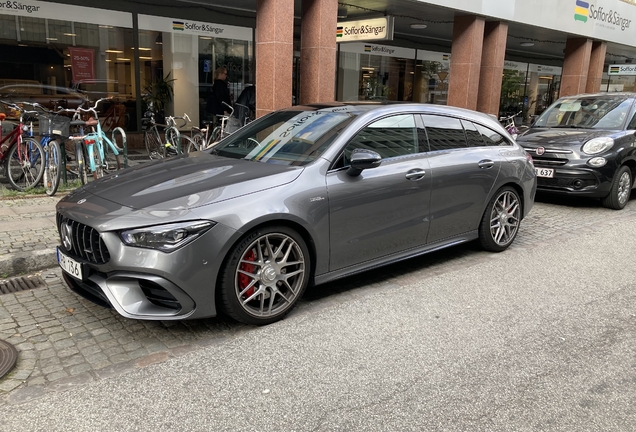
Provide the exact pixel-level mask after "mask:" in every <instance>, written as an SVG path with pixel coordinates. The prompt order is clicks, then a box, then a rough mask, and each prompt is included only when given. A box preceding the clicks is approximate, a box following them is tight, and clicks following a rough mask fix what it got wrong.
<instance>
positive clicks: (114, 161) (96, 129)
mask: <svg viewBox="0 0 636 432" xmlns="http://www.w3.org/2000/svg"><path fill="white" fill-rule="evenodd" d="M108 99H110V98H101V99H98V100H97V101H95V105H94V106H92V107H91V108H81V107H79V108H77V109H76V110H75V111H76V112H77V113H79V114H80V115H81V113H87V114H89V116H90V117H91V118H90V119H89V120H92V121H86V122H84V125H86V126H89V127H91V128H92V129H93V131H92V132H89V133H88V134H86V135H84V136H81V135H79V136H75V137H73V138H72V139H74V140H76V141H78V142H79V143H80V144H82V143H83V144H84V145H81V146H79V148H80V149H81V150H82V151H81V152H80V151H76V156H77V157H78V170H84V172H80V173H79V177H80V181H81V182H82V184H86V182H87V180H88V175H87V173H91V174H92V175H93V178H94V179H96V180H97V179H99V178H102V177H103V176H104V174H106V173H108V172H110V171H112V170H113V167H114V166H115V165H116V166H117V168H116V169H117V170H119V169H120V168H121V161H120V158H119V152H120V151H123V149H120V148H119V147H117V146H116V145H115V144H113V142H112V141H111V140H110V139H109V138H108V137H107V136H106V134H105V133H104V131H102V127H101V124H100V122H99V116H98V115H97V106H98V105H99V103H100V102H102V101H105V100H108ZM66 111H70V112H73V110H66ZM74 120H75V118H74ZM104 143H105V144H106V145H104ZM77 148H78V147H76V149H77ZM84 151H85V153H84ZM80 159H83V160H80ZM86 159H88V164H86V163H83V162H85V161H86Z"/></svg>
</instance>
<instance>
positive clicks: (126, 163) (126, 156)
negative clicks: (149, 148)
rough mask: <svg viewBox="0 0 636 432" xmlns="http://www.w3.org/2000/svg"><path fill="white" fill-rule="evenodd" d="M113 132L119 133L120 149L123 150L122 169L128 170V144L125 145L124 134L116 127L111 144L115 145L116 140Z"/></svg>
mask: <svg viewBox="0 0 636 432" xmlns="http://www.w3.org/2000/svg"><path fill="white" fill-rule="evenodd" d="M115 132H119V133H120V134H121V141H122V147H123V150H124V168H128V144H127V143H126V132H124V130H123V129H122V128H121V127H116V128H115V129H113V132H112V137H113V143H114V144H115V145H117V139H116V138H115Z"/></svg>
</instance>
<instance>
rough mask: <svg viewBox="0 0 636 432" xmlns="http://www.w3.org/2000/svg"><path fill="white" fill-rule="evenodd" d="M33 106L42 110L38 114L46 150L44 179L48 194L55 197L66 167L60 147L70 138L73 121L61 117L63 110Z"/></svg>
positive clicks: (36, 104) (41, 140)
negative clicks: (57, 110)
mask: <svg viewBox="0 0 636 432" xmlns="http://www.w3.org/2000/svg"><path fill="white" fill-rule="evenodd" d="M31 105H33V106H34V107H35V108H36V109H39V110H40V112H39V113H38V124H39V129H40V137H41V138H40V144H41V145H42V148H43V149H44V154H43V159H44V160H43V163H44V175H43V177H42V178H43V182H44V189H45V190H46V194H47V195H49V196H53V195H55V192H57V188H58V187H59V186H60V179H61V177H62V169H63V167H64V165H65V163H64V161H62V151H61V148H60V145H61V143H62V142H64V141H65V140H66V139H67V138H68V135H69V125H70V123H71V119H70V118H68V117H66V116H63V115H60V113H61V112H62V110H60V111H59V112H53V111H50V110H47V109H46V108H45V107H43V106H42V105H40V104H38V103H33V104H31Z"/></svg>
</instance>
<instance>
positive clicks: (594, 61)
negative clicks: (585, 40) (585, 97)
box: [585, 41, 607, 93]
mask: <svg viewBox="0 0 636 432" xmlns="http://www.w3.org/2000/svg"><path fill="white" fill-rule="evenodd" d="M606 51H607V42H601V41H594V42H592V53H591V55H590V67H589V69H588V72H587V83H586V85H585V92H586V93H598V92H599V91H601V82H602V81H603V68H604V67H605V53H606Z"/></svg>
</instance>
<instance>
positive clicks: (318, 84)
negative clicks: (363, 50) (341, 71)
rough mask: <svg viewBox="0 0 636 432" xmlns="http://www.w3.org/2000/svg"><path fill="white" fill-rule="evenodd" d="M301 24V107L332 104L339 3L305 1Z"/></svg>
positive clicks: (333, 0)
mask: <svg viewBox="0 0 636 432" xmlns="http://www.w3.org/2000/svg"><path fill="white" fill-rule="evenodd" d="M301 23H302V24H301V26H302V27H301V30H300V103H301V104H310V103H316V102H332V101H333V100H334V96H335V85H336V80H335V79H334V78H335V76H336V30H335V29H336V24H337V23H338V0H303V2H302V21H301Z"/></svg>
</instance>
